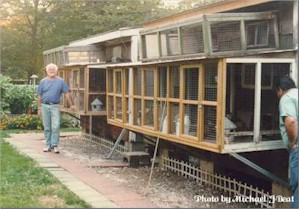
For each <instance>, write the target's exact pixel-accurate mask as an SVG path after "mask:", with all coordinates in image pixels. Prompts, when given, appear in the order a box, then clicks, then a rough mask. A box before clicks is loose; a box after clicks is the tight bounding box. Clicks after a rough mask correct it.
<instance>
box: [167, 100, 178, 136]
mask: <svg viewBox="0 0 300 210" xmlns="http://www.w3.org/2000/svg"><path fill="white" fill-rule="evenodd" d="M169 109H170V115H171V116H170V121H171V123H170V124H171V127H170V133H171V134H175V135H179V134H180V119H179V103H172V102H171V103H169Z"/></svg>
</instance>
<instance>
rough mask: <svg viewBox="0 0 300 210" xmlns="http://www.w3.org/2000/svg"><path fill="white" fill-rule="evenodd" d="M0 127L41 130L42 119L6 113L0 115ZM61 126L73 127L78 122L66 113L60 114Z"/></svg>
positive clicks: (5, 128)
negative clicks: (10, 115) (11, 115)
mask: <svg viewBox="0 0 300 210" xmlns="http://www.w3.org/2000/svg"><path fill="white" fill-rule="evenodd" d="M0 120H1V129H2V130H11V129H26V130H43V123H42V120H41V119H40V117H39V116H38V115H27V114H23V115H19V116H17V117H9V116H8V115H1V118H0ZM60 127H61V128H75V127H79V122H78V121H77V120H76V119H75V118H72V117H70V116H68V115H66V114H63V113H62V114H61V119H60Z"/></svg>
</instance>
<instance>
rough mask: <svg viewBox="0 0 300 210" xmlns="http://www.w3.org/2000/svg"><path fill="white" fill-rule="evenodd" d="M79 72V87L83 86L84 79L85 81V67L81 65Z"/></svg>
mask: <svg viewBox="0 0 300 210" xmlns="http://www.w3.org/2000/svg"><path fill="white" fill-rule="evenodd" d="M79 72H80V83H79V85H80V88H84V84H85V83H84V81H85V69H84V68H83V67H82V68H80V69H79Z"/></svg>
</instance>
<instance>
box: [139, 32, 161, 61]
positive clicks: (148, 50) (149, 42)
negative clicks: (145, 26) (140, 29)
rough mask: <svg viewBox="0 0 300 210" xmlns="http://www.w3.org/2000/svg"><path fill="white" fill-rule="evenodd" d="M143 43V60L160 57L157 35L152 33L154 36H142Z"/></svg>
mask: <svg viewBox="0 0 300 210" xmlns="http://www.w3.org/2000/svg"><path fill="white" fill-rule="evenodd" d="M142 43H143V58H157V57H159V50H158V44H157V43H158V36H157V33H152V34H147V35H144V36H142Z"/></svg>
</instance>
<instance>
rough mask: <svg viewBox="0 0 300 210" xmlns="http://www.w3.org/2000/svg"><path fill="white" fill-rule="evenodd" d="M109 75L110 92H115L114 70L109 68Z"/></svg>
mask: <svg viewBox="0 0 300 210" xmlns="http://www.w3.org/2000/svg"><path fill="white" fill-rule="evenodd" d="M107 77H108V81H107V86H108V90H107V91H108V92H109V93H113V92H114V82H113V81H114V74H113V70H111V69H109V70H107Z"/></svg>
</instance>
